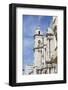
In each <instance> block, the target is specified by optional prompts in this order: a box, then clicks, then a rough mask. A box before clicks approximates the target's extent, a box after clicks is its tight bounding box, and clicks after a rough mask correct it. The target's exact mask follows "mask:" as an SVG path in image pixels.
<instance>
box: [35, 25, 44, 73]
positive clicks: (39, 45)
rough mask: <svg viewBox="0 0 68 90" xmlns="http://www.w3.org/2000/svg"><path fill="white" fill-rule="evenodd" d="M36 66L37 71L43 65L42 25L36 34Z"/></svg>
mask: <svg viewBox="0 0 68 90" xmlns="http://www.w3.org/2000/svg"><path fill="white" fill-rule="evenodd" d="M34 43H35V45H34V66H35V72H34V73H37V69H40V68H41V65H42V53H43V50H42V49H43V34H42V33H41V31H40V27H37V28H36V30H35V34H34Z"/></svg>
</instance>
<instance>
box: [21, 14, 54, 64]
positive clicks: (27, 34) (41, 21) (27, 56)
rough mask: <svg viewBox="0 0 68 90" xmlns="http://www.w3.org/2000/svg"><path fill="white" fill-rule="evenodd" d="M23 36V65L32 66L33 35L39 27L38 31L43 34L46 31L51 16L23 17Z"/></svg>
mask: <svg viewBox="0 0 68 90" xmlns="http://www.w3.org/2000/svg"><path fill="white" fill-rule="evenodd" d="M22 18H23V19H22V21H23V27H22V29H23V32H22V33H23V35H24V40H23V39H22V40H23V42H24V47H23V48H24V50H23V52H24V55H23V57H24V58H23V60H24V65H25V64H33V61H34V52H33V47H34V38H33V35H34V33H35V28H36V27H37V26H38V25H40V29H41V31H42V32H43V33H45V32H46V31H47V28H48V27H49V25H50V23H51V20H52V16H34V15H23V16H22Z"/></svg>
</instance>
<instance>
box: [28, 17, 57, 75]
mask: <svg viewBox="0 0 68 90" xmlns="http://www.w3.org/2000/svg"><path fill="white" fill-rule="evenodd" d="M33 52H34V64H33V65H31V71H30V72H28V74H51V73H57V72H58V69H57V65H58V62H57V17H53V20H52V22H51V25H50V27H49V28H48V30H47V32H46V33H43V32H41V30H40V26H38V27H37V28H36V30H35V34H34V48H33ZM28 71H29V70H28Z"/></svg>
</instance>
